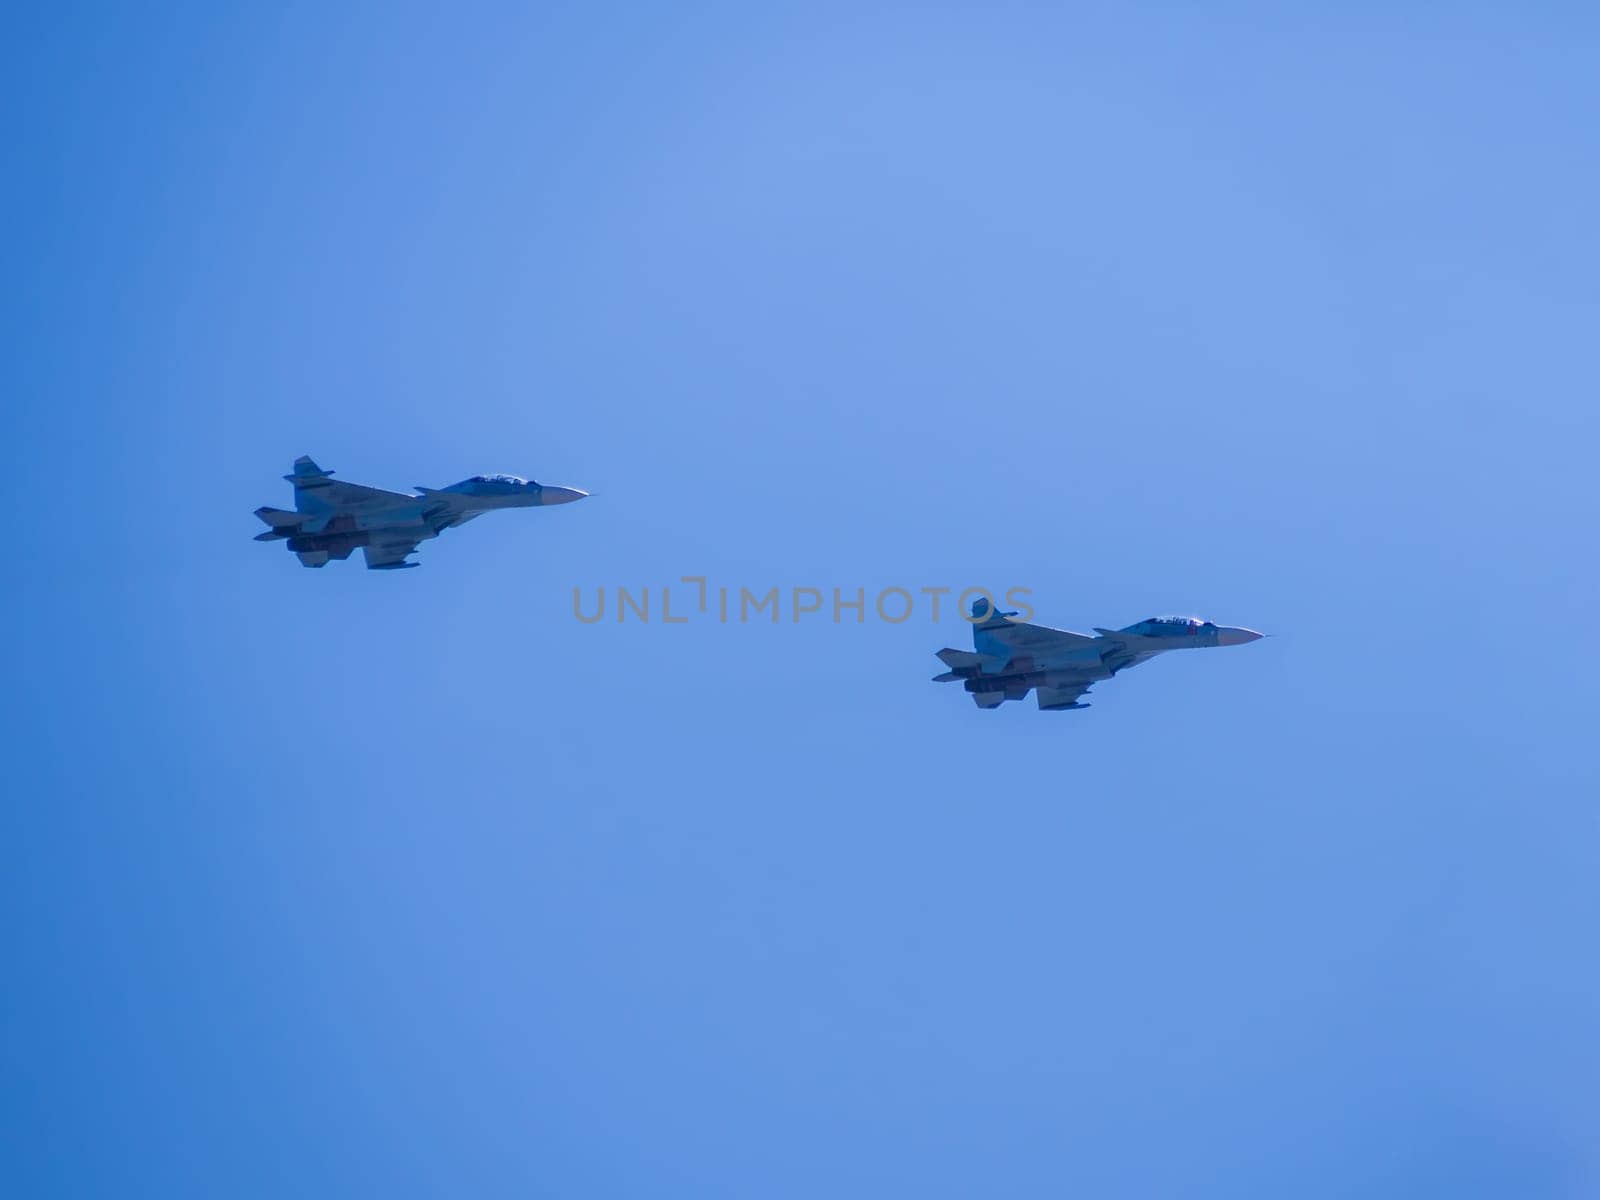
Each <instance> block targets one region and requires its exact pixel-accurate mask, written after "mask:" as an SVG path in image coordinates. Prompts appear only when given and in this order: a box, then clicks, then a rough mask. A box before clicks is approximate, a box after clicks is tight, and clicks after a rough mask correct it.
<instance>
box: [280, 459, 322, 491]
mask: <svg viewBox="0 0 1600 1200" xmlns="http://www.w3.org/2000/svg"><path fill="white" fill-rule="evenodd" d="M332 474H333V472H332V471H325V470H323V469H322V468H321V467H319V466H317V464H316V462H315V460H313V459H312V457H311V456H310V455H309V454H302V455H301V456H300V457H299V458H297V459H295V460H294V470H292V471H290V472H289V474H287V475H285V476H284V478H285V479H287V480H288V481H289V482H290V483H292V484H294V485H295V486H296V487H300V486H302V485H304V484H314V483H320V482H322V481H323V480H325V479H327V478H328V476H329V475H332Z"/></svg>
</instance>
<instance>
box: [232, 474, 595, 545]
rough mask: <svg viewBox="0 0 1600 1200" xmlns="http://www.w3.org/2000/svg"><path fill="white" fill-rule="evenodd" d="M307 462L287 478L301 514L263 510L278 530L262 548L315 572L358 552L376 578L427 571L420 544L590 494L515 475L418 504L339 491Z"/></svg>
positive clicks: (436, 492)
mask: <svg viewBox="0 0 1600 1200" xmlns="http://www.w3.org/2000/svg"><path fill="white" fill-rule="evenodd" d="M332 474H333V472H332V471H324V470H323V469H322V468H321V467H319V466H317V464H316V463H314V462H312V461H311V460H310V459H309V458H307V457H305V456H304V455H302V456H301V457H299V458H297V459H295V460H294V470H293V471H292V472H291V473H290V474H288V475H285V476H284V478H285V479H287V480H288V481H289V482H290V483H292V484H294V507H295V511H294V512H285V511H284V510H283V509H281V508H268V507H265V506H263V507H261V508H258V509H256V516H258V517H260V518H261V519H262V520H263V521H265V522H266V523H267V524H268V525H270V526H272V528H271V529H269V530H268V531H267V532H266V533H259V534H257V535H256V541H258V542H276V541H287V542H288V543H289V549H290V551H291V552H293V553H294V554H297V555H299V557H300V562H301V563H302V564H303V565H305V566H308V567H324V566H327V564H328V560H329V559H330V558H339V559H345V558H349V557H350V552H351V551H352V550H354V549H355V548H356V547H357V546H359V547H361V552H362V554H364V555H365V556H366V559H367V566H368V567H370V568H371V569H373V570H374V571H398V570H400V569H402V568H404V567H416V566H420V565H421V564H420V563H414V562H407V561H406V557H407V556H408V555H409V554H411V553H412V551H414V550H415V549H416V548H417V546H418V544H419V543H421V542H425V541H427V540H428V539H429V538H435V537H438V536H439V535H440V534H441V533H443V532H444V531H445V530H446V529H453V528H454V527H455V526H457V525H465V524H466V523H467V522H468V521H470V520H472V518H474V517H479V516H482V515H483V514H484V513H486V512H490V511H492V510H494V509H497V508H532V507H535V506H538V505H547V504H569V503H571V502H572V501H574V500H582V499H583V498H584V497H585V496H587V495H588V494H589V493H588V492H580V491H579V490H578V489H577V488H568V487H554V486H552V485H550V484H548V483H535V482H534V481H533V480H531V479H523V478H521V477H519V476H516V475H474V476H473V477H472V478H471V479H463V480H462V481H461V482H460V483H453V484H451V485H450V486H449V487H447V488H426V487H421V486H419V487H418V488H417V489H416V490H417V492H418V494H417V495H415V496H408V495H406V494H405V493H403V492H386V491H384V490H383V489H382V488H372V487H364V486H362V485H361V484H359V483H339V482H337V481H335V480H334V479H332V478H330V476H332Z"/></svg>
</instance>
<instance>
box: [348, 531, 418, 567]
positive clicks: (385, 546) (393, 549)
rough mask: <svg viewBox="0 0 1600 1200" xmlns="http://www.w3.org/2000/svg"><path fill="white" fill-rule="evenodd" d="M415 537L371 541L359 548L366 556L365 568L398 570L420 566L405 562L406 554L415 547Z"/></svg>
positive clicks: (416, 540)
mask: <svg viewBox="0 0 1600 1200" xmlns="http://www.w3.org/2000/svg"><path fill="white" fill-rule="evenodd" d="M418 540H419V539H417V538H407V537H401V538H395V539H393V540H391V541H384V542H372V543H370V544H368V545H366V546H363V547H362V548H361V553H363V554H365V555H366V556H367V569H368V570H372V571H399V570H402V569H404V568H406V567H416V566H421V565H422V564H421V563H414V562H407V561H406V555H408V554H410V553H411V552H412V551H413V550H415V549H416V548H417V542H418Z"/></svg>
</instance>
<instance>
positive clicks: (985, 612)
mask: <svg viewBox="0 0 1600 1200" xmlns="http://www.w3.org/2000/svg"><path fill="white" fill-rule="evenodd" d="M1014 616H1016V614H1015V613H1003V612H1000V611H999V610H998V609H996V608H995V607H994V606H993V605H991V604H989V603H988V602H987V601H986V600H979V601H977V602H976V603H975V604H974V605H973V606H972V619H973V626H972V646H973V650H972V652H968V651H966V650H950V649H945V650H941V651H939V659H940V661H941V662H943V663H944V665H945V666H947V667H949V668H950V669H949V670H948V671H946V672H945V673H944V674H942V675H935V676H934V677H933V680H934V682H935V683H955V682H957V681H960V683H961V685H962V687H963V688H965V689H966V691H968V692H970V693H971V694H972V699H973V700H974V701H975V702H976V703H977V705H978V707H979V708H999V707H1000V705H1002V704H1004V703H1005V702H1006V701H1007V700H1021V699H1023V698H1024V697H1026V696H1027V694H1028V692H1029V691H1030V690H1032V691H1034V692H1035V694H1036V697H1037V699H1038V701H1039V707H1040V708H1042V709H1046V710H1048V711H1050V712H1062V711H1065V710H1067V709H1074V708H1088V707H1089V706H1088V705H1087V704H1080V703H1079V702H1078V698H1079V697H1080V696H1082V695H1083V694H1084V693H1085V692H1087V691H1088V690H1089V688H1090V687H1091V686H1092V685H1093V684H1095V683H1098V682H1099V681H1100V680H1102V679H1110V678H1111V677H1112V676H1113V675H1115V674H1116V673H1117V672H1118V671H1125V670H1127V669H1128V668H1129V667H1136V666H1138V665H1139V664H1140V663H1142V662H1145V661H1146V660H1147V659H1151V658H1154V657H1155V656H1156V655H1158V654H1164V653H1166V652H1167V651H1168V650H1187V649H1191V648H1194V647H1200V646H1242V645H1245V644H1246V643H1248V642H1253V641H1256V640H1257V639H1258V638H1260V637H1261V636H1262V635H1261V634H1259V633H1257V632H1256V631H1255V630H1253V629H1239V628H1236V627H1234V626H1231V625H1216V624H1213V623H1212V622H1210V621H1203V620H1201V619H1200V618H1199V617H1151V618H1150V619H1149V620H1147V621H1140V622H1139V623H1138V624H1136V625H1129V626H1128V627H1127V628H1126V629H1101V628H1099V627H1098V626H1097V627H1096V628H1095V631H1094V632H1095V636H1092V637H1091V636H1090V635H1089V634H1086V633H1071V632H1069V631H1068V630H1065V629H1050V628H1048V627H1047V626H1044V625H1029V624H1027V623H1025V622H1022V621H1013V620H1011V619H1010V618H1011V617H1014Z"/></svg>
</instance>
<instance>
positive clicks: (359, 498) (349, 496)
mask: <svg viewBox="0 0 1600 1200" xmlns="http://www.w3.org/2000/svg"><path fill="white" fill-rule="evenodd" d="M300 486H301V488H304V489H305V490H308V491H310V492H311V493H312V494H313V495H314V496H316V497H317V498H318V499H319V500H321V501H322V502H323V503H325V504H330V505H332V506H333V507H334V508H338V509H345V508H366V507H381V508H388V507H390V506H391V505H399V506H407V505H415V504H416V503H417V498H416V497H415V496H408V495H406V494H405V493H404V492H390V491H386V490H384V489H383V488H375V487H368V486H367V485H366V484H364V483H345V482H344V481H343V480H339V479H325V480H324V481H323V482H321V483H312V484H301V485H300Z"/></svg>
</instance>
